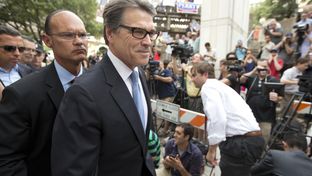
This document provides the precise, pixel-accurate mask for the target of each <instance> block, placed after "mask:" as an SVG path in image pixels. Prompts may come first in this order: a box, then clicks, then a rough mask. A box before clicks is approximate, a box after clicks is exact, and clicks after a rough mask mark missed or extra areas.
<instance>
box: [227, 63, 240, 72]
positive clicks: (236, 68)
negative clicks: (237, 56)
mask: <svg viewBox="0 0 312 176" xmlns="http://www.w3.org/2000/svg"><path fill="white" fill-rule="evenodd" d="M240 63H241V62H240V61H238V60H227V65H228V66H227V69H228V71H230V72H238V73H241V72H242V71H243V70H244V69H243V67H242V66H241V64H240Z"/></svg>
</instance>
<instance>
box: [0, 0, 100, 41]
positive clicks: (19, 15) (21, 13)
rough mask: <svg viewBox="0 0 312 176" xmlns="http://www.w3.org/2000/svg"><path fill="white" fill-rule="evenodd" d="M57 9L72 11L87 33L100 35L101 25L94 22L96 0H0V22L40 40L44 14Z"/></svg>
mask: <svg viewBox="0 0 312 176" xmlns="http://www.w3.org/2000/svg"><path fill="white" fill-rule="evenodd" d="M57 9H67V10H71V11H73V12H74V13H76V14H77V15H78V16H80V18H81V19H82V20H83V22H84V23H85V26H86V29H87V31H88V32H89V33H91V34H92V35H95V36H100V35H101V25H100V24H97V23H96V22H95V15H96V9H97V2H96V0H0V23H1V24H4V23H6V24H9V25H11V26H12V27H14V28H16V29H18V30H19V31H21V32H22V33H23V34H25V35H30V36H33V38H34V39H35V40H36V41H39V42H40V37H39V36H41V35H42V33H43V29H44V22H45V18H46V16H47V15H48V14H49V13H50V12H52V11H54V10H57Z"/></svg>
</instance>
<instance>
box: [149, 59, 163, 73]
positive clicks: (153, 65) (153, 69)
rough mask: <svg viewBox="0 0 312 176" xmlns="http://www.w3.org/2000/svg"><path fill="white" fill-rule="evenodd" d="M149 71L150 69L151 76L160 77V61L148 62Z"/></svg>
mask: <svg viewBox="0 0 312 176" xmlns="http://www.w3.org/2000/svg"><path fill="white" fill-rule="evenodd" d="M148 69H149V73H150V75H152V76H153V75H158V74H159V70H160V68H159V62H158V61H154V60H149V61H148Z"/></svg>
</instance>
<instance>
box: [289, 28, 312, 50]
mask: <svg viewBox="0 0 312 176" xmlns="http://www.w3.org/2000/svg"><path fill="white" fill-rule="evenodd" d="M293 28H294V29H295V33H296V36H297V51H296V53H297V54H296V55H298V56H299V54H300V52H299V48H300V47H301V45H302V43H303V41H304V39H305V37H306V31H307V30H308V29H309V25H308V24H296V25H294V26H293ZM300 55H301V54H300Z"/></svg>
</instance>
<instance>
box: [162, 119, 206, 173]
mask: <svg viewBox="0 0 312 176" xmlns="http://www.w3.org/2000/svg"><path fill="white" fill-rule="evenodd" d="M193 131H194V127H193V126H192V125H190V124H188V123H182V124H179V125H177V127H176V128H175V132H174V135H173V138H172V139H170V140H169V141H168V142H167V143H166V146H165V155H164V160H163V164H164V166H165V168H166V169H170V170H171V176H200V175H201V174H202V173H203V166H204V164H203V154H202V152H201V151H200V149H199V148H198V147H197V146H196V145H195V144H193V143H192V142H191V140H192V137H193Z"/></svg>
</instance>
